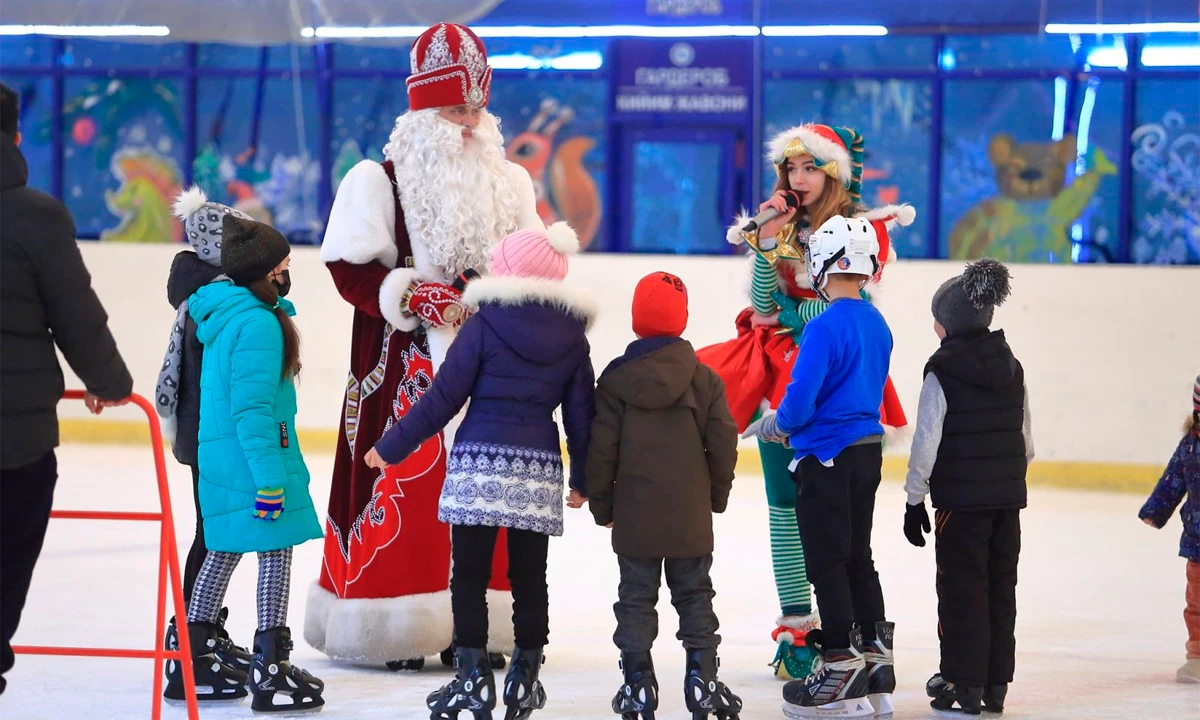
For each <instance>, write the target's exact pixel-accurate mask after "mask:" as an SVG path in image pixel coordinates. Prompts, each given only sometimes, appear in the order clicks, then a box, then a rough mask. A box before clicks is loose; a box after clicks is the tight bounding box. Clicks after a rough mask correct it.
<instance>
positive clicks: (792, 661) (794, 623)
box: [771, 614, 820, 680]
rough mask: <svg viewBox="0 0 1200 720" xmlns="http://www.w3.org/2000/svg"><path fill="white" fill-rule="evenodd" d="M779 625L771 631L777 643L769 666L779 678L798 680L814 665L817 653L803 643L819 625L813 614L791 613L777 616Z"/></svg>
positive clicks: (772, 637)
mask: <svg viewBox="0 0 1200 720" xmlns="http://www.w3.org/2000/svg"><path fill="white" fill-rule="evenodd" d="M778 622H779V627H777V628H775V630H774V632H772V633H771V639H772V640H774V641H775V642H776V643H778V648H777V649H776V651H775V659H774V660H772V661H771V667H772V668H774V669H775V677H777V678H779V679H781V680H799V679H800V678H804V677H808V675H809V674H810V673H812V672H813V670H814V669H815V666H816V661H817V657H818V654H817V652H816V651H814V650H813V649H812V648H810V647H808V645H807V644H806V643H805V638H806V637H807V636H808V634H809V633H810V632H812V631H813V630H817V629H819V627H820V620H819V619H818V618H817V616H816V615H815V614H812V615H792V616H785V617H781V618H779V621H778Z"/></svg>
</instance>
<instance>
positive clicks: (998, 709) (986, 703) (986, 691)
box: [983, 683, 1008, 715]
mask: <svg viewBox="0 0 1200 720" xmlns="http://www.w3.org/2000/svg"><path fill="white" fill-rule="evenodd" d="M1006 695H1008V683H998V684H996V685H985V686H984V688H983V711H984V712H985V713H992V714H993V715H1000V714H1001V713H1003V712H1004V698H1005V696H1006Z"/></svg>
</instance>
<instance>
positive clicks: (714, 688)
mask: <svg viewBox="0 0 1200 720" xmlns="http://www.w3.org/2000/svg"><path fill="white" fill-rule="evenodd" d="M720 664H721V663H720V661H719V660H718V659H717V649H716V648H705V649H703V650H688V651H687V665H686V673H687V674H686V675H685V676H684V681H683V695H684V700H685V701H686V703H687V709H688V710H689V711H690V712H691V713H692V720H707V718H708V717H709V716H710V715H711V716H712V717H714V718H716V720H738V717H739V713H741V711H742V699H741V698H740V697H738V696H737V695H734V694H733V693H732V692H730V690H729V688H727V687H725V683H723V682H721V681H720V680H718V679H717V668H718V667H719V666H720Z"/></svg>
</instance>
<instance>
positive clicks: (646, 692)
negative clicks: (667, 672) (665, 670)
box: [612, 652, 658, 720]
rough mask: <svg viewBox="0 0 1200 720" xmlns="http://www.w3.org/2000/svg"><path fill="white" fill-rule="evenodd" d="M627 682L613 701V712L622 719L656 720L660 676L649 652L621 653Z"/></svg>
mask: <svg viewBox="0 0 1200 720" xmlns="http://www.w3.org/2000/svg"><path fill="white" fill-rule="evenodd" d="M621 669H622V670H624V671H625V682H624V683H622V684H621V689H620V690H618V691H617V694H616V697H614V698H613V701H612V709H613V712H615V713H616V714H618V715H620V716H621V720H654V711H655V710H657V709H658V678H656V677H654V660H653V659H652V658H651V657H650V653H648V652H638V653H621Z"/></svg>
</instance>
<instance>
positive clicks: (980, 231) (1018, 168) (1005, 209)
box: [950, 133, 1117, 262]
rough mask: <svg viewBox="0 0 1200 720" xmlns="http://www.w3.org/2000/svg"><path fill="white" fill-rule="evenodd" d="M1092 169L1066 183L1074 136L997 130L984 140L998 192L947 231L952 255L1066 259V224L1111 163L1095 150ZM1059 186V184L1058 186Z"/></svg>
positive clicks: (1082, 206) (1017, 259) (1084, 204)
mask: <svg viewBox="0 0 1200 720" xmlns="http://www.w3.org/2000/svg"><path fill="white" fill-rule="evenodd" d="M1094 152H1095V154H1094V157H1093V162H1089V163H1088V164H1089V165H1090V166H1091V168H1092V169H1090V170H1088V171H1087V172H1086V173H1084V174H1082V175H1080V176H1078V177H1076V178H1075V180H1074V181H1073V182H1072V183H1071V184H1070V185H1066V173H1067V166H1068V164H1070V163H1074V162H1075V153H1076V149H1075V137H1074V136H1072V135H1066V136H1064V137H1063V139H1062V140H1059V141H1058V142H1053V143H1036V142H1029V143H1021V144H1019V145H1018V144H1017V143H1016V142H1015V141H1014V140H1013V138H1012V137H1011V136H1009V135H1007V134H1004V133H1001V134H999V135H995V136H994V137H992V139H991V141H990V142H989V143H988V158H989V159H990V160H991V163H992V167H993V168H994V169H995V172H996V187H998V188H999V190H1000V194H999V195H997V196H996V197H993V198H989V199H987V200H984V201H983V202H981V203H979V204H978V205H976V206H975V207H973V208H971V210H970V211H968V212H967V213H966V214H965V215H963V216H962V217H961V218H960V219H959V220H958V222H957V223H956V224H955V225H954V230H953V231H951V233H950V257H951V258H952V259H976V258H981V257H984V256H987V257H991V258H995V259H997V260H1002V261H1008V262H1048V261H1056V262H1064V261H1069V260H1070V259H1071V240H1070V237H1069V231H1070V228H1071V224H1072V223H1074V222H1075V221H1076V220H1078V219H1079V216H1080V215H1082V214H1083V211H1084V210H1086V209H1087V206H1088V203H1089V202H1091V200H1092V196H1093V195H1095V193H1096V188H1097V187H1099V185H1100V180H1101V179H1102V178H1103V177H1104V176H1106V175H1115V174H1116V172H1117V168H1116V166H1114V165H1113V164H1112V162H1111V161H1109V159H1108V157H1106V156H1105V155H1104V153H1103V152H1102V151H1101V150H1100V149H1099V148H1097V149H1096V150H1095V151H1094ZM1064 186H1065V187H1064Z"/></svg>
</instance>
